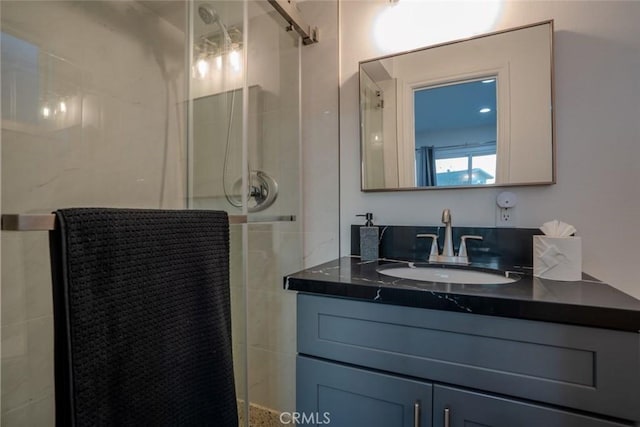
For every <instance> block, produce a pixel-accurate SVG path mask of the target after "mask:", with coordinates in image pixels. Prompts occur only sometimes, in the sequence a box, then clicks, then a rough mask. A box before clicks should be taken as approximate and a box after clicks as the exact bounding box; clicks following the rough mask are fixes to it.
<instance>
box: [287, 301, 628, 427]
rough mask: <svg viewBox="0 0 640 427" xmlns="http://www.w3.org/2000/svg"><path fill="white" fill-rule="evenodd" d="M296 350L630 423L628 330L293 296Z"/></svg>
mask: <svg viewBox="0 0 640 427" xmlns="http://www.w3.org/2000/svg"><path fill="white" fill-rule="evenodd" d="M297 338H298V352H299V353H301V354H309V355H314V356H319V357H323V358H327V359H332V360H337V361H342V362H347V363H353V364H357V365H361V366H366V367H371V368H376V369H381V370H385V371H390V372H395V373H399V374H404V375H410V376H414V377H417V378H423V379H428V380H432V381H439V382H446V383H449V384H458V385H464V386H467V387H472V388H475V389H481V390H487V391H490V392H496V393H501V394H506V395H511V396H516V397H522V398H526V399H530V400H535V401H540V402H548V403H552V404H557V405H561V406H566V407H570V408H576V409H581V410H586V411H590V412H596V413H600V414H605V415H610V416H613V417H618V418H623V419H629V420H636V421H637V420H640V405H638V400H637V399H638V395H637V393H638V390H640V355H639V349H640V338H639V335H638V334H634V333H630V332H619V331H612V330H604V329H597V328H586V327H580V326H571V325H562V324H554V323H545V322H535V321H528V320H521V319H511V318H502V317H492V316H482V315H474V314H465V313H455V312H446V311H438V310H426V309H419V308H412V307H400V306H393V305H384V304H375V303H369V302H362V301H354V300H346V299H337V298H326V297H318V296H311V295H304V294H299V295H298V337H297Z"/></svg>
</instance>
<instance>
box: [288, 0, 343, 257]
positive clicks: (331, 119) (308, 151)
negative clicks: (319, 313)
mask: <svg viewBox="0 0 640 427" xmlns="http://www.w3.org/2000/svg"><path fill="white" fill-rule="evenodd" d="M298 6H299V8H300V10H301V11H302V13H303V14H304V16H305V17H307V19H308V22H309V24H310V25H314V26H318V27H319V28H320V31H321V40H320V42H319V43H317V44H313V45H309V46H305V47H303V49H302V171H303V175H302V183H303V191H302V197H303V206H304V208H303V218H302V219H303V226H304V235H303V239H304V267H311V266H314V265H318V264H320V263H323V262H326V261H329V260H331V259H334V258H337V257H338V255H339V215H340V204H339V194H340V190H339V188H340V183H339V175H338V165H339V143H338V142H339V128H338V123H339V121H338V114H339V102H338V100H339V82H338V72H339V70H338V2H337V0H332V1H324V0H320V1H305V2H301V3H299V5H298Z"/></svg>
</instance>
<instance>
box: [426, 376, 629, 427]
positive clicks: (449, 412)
mask: <svg viewBox="0 0 640 427" xmlns="http://www.w3.org/2000/svg"><path fill="white" fill-rule="evenodd" d="M433 425H434V426H436V427H541V426H544V427H622V426H627V427H628V426H629V425H630V424H621V423H616V422H612V421H607V420H603V419H600V418H595V417H590V416H587V415H580V414H576V413H572V412H567V411H563V410H560V409H554V408H548V407H544V406H539V405H534V404H530V403H525V402H519V401H516V400H510V399H505V398H501V397H496V396H490V395H486V394H482V393H476V392H472V391H466V390H459V389H456V388H451V387H445V386H434V390H433Z"/></svg>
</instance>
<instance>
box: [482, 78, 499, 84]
mask: <svg viewBox="0 0 640 427" xmlns="http://www.w3.org/2000/svg"><path fill="white" fill-rule="evenodd" d="M495 81H496V79H487V80H483V81H482V83H485V84H486V83H493V82H495Z"/></svg>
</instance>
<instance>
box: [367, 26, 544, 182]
mask: <svg viewBox="0 0 640 427" xmlns="http://www.w3.org/2000/svg"><path fill="white" fill-rule="evenodd" d="M552 40H553V21H546V22H542V23H538V24H533V25H529V26H525V27H520V28H516V29H513V30H506V31H501V32H497V33H492V34H488V35H483V36H479V37H475V38H471V39H466V40H459V41H454V42H451V43H446V44H442V45H436V46H433V47H427V48H423V49H418V50H415V51H411V52H405V53H400V54H397V55H390V56H385V57H382V58H377V59H373V60H368V61H363V62H361V63H360V131H361V132H360V134H361V138H360V139H361V141H360V143H361V155H362V190H363V191H383V190H410V189H432V188H441V187H448V188H451V187H478V186H490V185H499V186H506V185H534V184H552V183H553V182H554V180H555V171H554V159H553V154H554V148H553V109H552V103H553V99H552V81H553V79H552V72H553V67H552V64H553V62H552Z"/></svg>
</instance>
